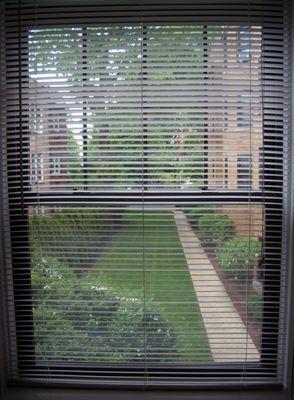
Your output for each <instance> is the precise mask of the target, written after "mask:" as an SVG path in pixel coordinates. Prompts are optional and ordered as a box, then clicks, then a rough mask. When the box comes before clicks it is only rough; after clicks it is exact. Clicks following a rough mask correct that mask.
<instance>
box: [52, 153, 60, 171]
mask: <svg viewBox="0 0 294 400" xmlns="http://www.w3.org/2000/svg"><path fill="white" fill-rule="evenodd" d="M60 174H61V157H57V156H56V157H53V158H52V175H60Z"/></svg>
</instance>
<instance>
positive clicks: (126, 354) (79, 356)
mask: <svg viewBox="0 0 294 400" xmlns="http://www.w3.org/2000/svg"><path fill="white" fill-rule="evenodd" d="M106 282H107V281H106V280H105V279H104V278H101V279H100V278H97V277H90V276H85V277H82V278H80V279H78V278H77V277H76V276H75V275H74V274H73V273H72V271H71V269H70V268H69V266H67V265H66V264H61V263H60V261H58V260H56V259H55V258H54V257H52V256H42V255H40V254H36V255H34V256H33V269H32V285H33V301H34V323H35V340H36V351H37V354H38V357H39V358H40V359H45V358H47V359H54V360H67V361H75V360H76V361H97V360H99V361H100V362H103V361H105V362H116V361H117V362H124V361H136V360H140V361H142V359H143V357H144V356H145V350H146V351H147V353H148V357H149V359H150V360H157V361H158V360H161V361H163V360H165V359H167V356H168V353H170V351H171V349H172V350H173V353H174V354H176V353H177V346H178V339H177V335H176V334H175V332H174V330H173V329H172V328H171V326H170V325H169V323H168V321H166V320H165V319H164V318H163V316H162V314H161V311H160V309H159V308H157V307H154V306H150V305H147V306H146V305H144V303H143V300H142V299H140V298H139V297H138V296H136V295H135V293H133V294H130V295H129V297H126V296H122V295H118V294H116V293H114V291H113V290H112V289H111V288H109V287H108V286H107V284H106Z"/></svg>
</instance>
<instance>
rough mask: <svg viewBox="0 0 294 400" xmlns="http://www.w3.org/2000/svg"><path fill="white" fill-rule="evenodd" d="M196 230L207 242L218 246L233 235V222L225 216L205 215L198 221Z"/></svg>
mask: <svg viewBox="0 0 294 400" xmlns="http://www.w3.org/2000/svg"><path fill="white" fill-rule="evenodd" d="M198 229H199V232H200V234H201V236H202V237H203V239H204V240H205V241H207V242H213V243H214V244H216V245H220V244H221V243H223V242H225V241H226V240H228V239H230V238H231V237H232V236H233V234H234V224H233V221H232V220H231V219H230V218H229V217H228V216H227V215H225V214H206V215H202V216H201V217H200V218H199V220H198Z"/></svg>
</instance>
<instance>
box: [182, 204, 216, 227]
mask: <svg viewBox="0 0 294 400" xmlns="http://www.w3.org/2000/svg"><path fill="white" fill-rule="evenodd" d="M207 214H212V215H213V214H214V210H213V208H212V207H209V206H205V205H203V206H202V205H201V206H195V207H193V208H192V209H191V210H187V211H186V212H185V215H186V217H187V219H188V221H189V222H190V224H191V225H192V226H194V227H195V228H197V227H198V221H199V218H201V217H202V216H203V215H207Z"/></svg>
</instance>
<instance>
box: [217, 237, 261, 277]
mask: <svg viewBox="0 0 294 400" xmlns="http://www.w3.org/2000/svg"><path fill="white" fill-rule="evenodd" d="M260 253H261V244H260V242H259V241H258V240H256V239H250V238H248V237H236V238H234V239H231V240H229V241H227V242H226V243H223V244H221V245H220V246H219V248H218V250H217V257H218V260H219V264H220V267H221V269H222V270H223V271H224V272H225V273H226V275H227V276H228V277H229V278H230V279H233V280H237V281H244V280H246V279H247V276H248V279H250V280H251V279H252V274H253V265H254V262H255V261H256V260H257V259H258V258H259V257H260ZM248 274H249V275H248Z"/></svg>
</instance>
